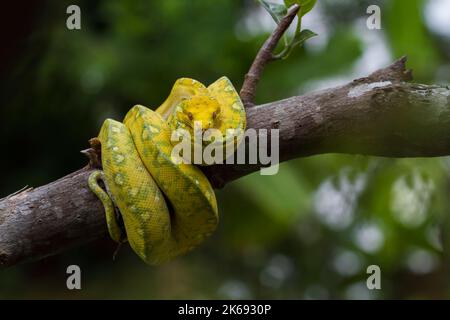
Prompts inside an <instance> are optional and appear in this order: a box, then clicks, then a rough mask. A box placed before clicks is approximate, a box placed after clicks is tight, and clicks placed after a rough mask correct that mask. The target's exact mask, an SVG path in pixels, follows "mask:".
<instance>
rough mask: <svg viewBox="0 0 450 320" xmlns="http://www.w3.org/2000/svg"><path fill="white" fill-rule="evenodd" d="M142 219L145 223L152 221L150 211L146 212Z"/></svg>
mask: <svg viewBox="0 0 450 320" xmlns="http://www.w3.org/2000/svg"><path fill="white" fill-rule="evenodd" d="M141 217H142V219H143V220H144V221H148V220H149V219H150V211H145V213H143V214H142V215H141Z"/></svg>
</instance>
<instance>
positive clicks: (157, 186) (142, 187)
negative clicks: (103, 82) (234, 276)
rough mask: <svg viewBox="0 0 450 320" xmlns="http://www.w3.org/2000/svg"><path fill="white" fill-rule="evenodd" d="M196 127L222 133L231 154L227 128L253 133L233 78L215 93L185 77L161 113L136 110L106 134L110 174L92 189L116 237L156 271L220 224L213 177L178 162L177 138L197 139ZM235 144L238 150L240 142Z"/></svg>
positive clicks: (94, 180)
mask: <svg viewBox="0 0 450 320" xmlns="http://www.w3.org/2000/svg"><path fill="white" fill-rule="evenodd" d="M195 123H200V125H201V132H206V130H208V129H210V128H214V129H218V130H219V131H220V133H221V134H222V135H223V137H222V138H223V139H219V140H218V141H219V142H220V143H221V144H222V145H221V146H223V147H224V148H225V147H226V146H227V145H229V144H230V140H229V139H228V140H227V136H226V132H227V130H230V129H232V130H235V129H240V130H242V132H243V131H244V130H245V126H246V117H245V110H244V106H243V104H242V102H241V99H240V98H239V95H238V93H237V92H236V90H235V88H234V87H233V85H232V84H231V82H230V81H229V80H228V78H226V77H222V78H220V79H218V80H217V81H215V82H214V83H212V84H211V85H209V86H208V87H206V86H204V85H203V84H202V83H200V82H198V81H196V80H193V79H189V78H181V79H178V80H177V81H176V82H175V84H174V86H173V88H172V90H171V92H170V94H169V96H168V98H167V99H166V100H165V101H164V103H163V104H162V105H161V106H160V107H159V108H157V110H156V111H152V110H150V109H148V108H146V107H144V106H141V105H136V106H134V107H133V108H131V109H130V110H129V111H128V113H127V115H126V116H125V118H124V120H123V122H118V121H115V120H112V119H106V120H105V121H104V123H103V125H102V127H101V130H100V133H99V135H98V140H99V141H100V142H101V162H102V170H95V171H94V172H93V173H92V174H91V175H90V177H89V179H88V185H89V188H90V189H91V190H92V192H94V194H95V195H96V196H97V197H98V198H99V199H100V200H101V201H102V203H103V206H104V208H105V215H106V222H107V226H108V232H109V234H110V236H111V238H112V239H113V240H114V241H116V242H119V243H120V242H124V241H128V242H129V244H130V246H131V248H132V249H133V250H134V252H135V253H136V254H137V255H138V256H139V257H140V258H141V259H142V260H144V261H145V262H146V263H148V264H150V265H157V264H161V263H164V262H167V261H170V260H172V259H173V258H175V257H176V256H179V255H181V254H184V253H186V252H188V251H190V250H192V249H193V248H195V247H196V246H198V245H199V244H200V243H201V242H202V241H203V240H204V239H205V238H207V237H208V236H210V235H211V234H212V232H213V231H214V230H215V229H216V226H217V224H218V219H219V217H218V209H217V202H216V197H215V194H214V191H213V188H212V186H211V184H210V183H209V181H208V179H207V178H206V176H205V175H204V174H203V173H202V171H201V170H200V169H199V168H198V167H197V166H195V165H194V164H190V163H186V162H180V161H174V159H173V157H171V152H172V149H173V146H174V142H173V139H171V137H172V132H173V131H174V130H177V129H184V130H186V131H187V132H189V133H193V131H194V124H195ZM214 141H215V140H214ZM231 142H233V143H234V142H236V143H235V145H234V146H233V148H236V147H237V144H238V142H239V141H237V140H233V141H231ZM202 144H206V145H207V144H208V142H206V143H205V142H202ZM234 150H235V149H233V151H234ZM189 160H190V159H189ZM201 165H205V163H201ZM100 180H101V181H103V183H104V184H105V186H106V191H107V192H105V191H104V189H103V188H101V187H100V185H99V184H98V182H99V181H100ZM115 206H117V208H118V209H119V211H120V214H119V215H118V214H116V211H115ZM119 218H120V219H119Z"/></svg>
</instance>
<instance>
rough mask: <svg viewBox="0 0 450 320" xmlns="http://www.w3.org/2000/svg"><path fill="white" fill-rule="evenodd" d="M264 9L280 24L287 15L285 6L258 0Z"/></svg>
mask: <svg viewBox="0 0 450 320" xmlns="http://www.w3.org/2000/svg"><path fill="white" fill-rule="evenodd" d="M258 2H259V3H261V5H262V6H263V8H264V9H266V11H267V12H268V13H269V14H270V15H271V16H272V18H273V20H275V22H276V23H277V24H278V23H280V20H281V19H282V18H283V17H284V16H285V15H286V13H287V8H286V6H285V5H284V4H279V3H273V2H269V1H265V0H258Z"/></svg>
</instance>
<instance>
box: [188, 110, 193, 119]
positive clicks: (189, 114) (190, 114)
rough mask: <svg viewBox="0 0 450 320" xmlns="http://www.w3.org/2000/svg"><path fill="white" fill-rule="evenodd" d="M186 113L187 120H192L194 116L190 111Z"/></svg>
mask: <svg viewBox="0 0 450 320" xmlns="http://www.w3.org/2000/svg"><path fill="white" fill-rule="evenodd" d="M187 115H188V118H189V120H194V116H193V115H192V113H191V112H188V114H187Z"/></svg>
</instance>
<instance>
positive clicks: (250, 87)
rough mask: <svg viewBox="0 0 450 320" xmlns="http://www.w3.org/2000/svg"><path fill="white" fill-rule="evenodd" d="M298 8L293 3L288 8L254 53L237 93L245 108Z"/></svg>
mask: <svg viewBox="0 0 450 320" xmlns="http://www.w3.org/2000/svg"><path fill="white" fill-rule="evenodd" d="M299 9H300V7H299V5H298V4H294V5H293V6H291V7H290V8H289V9H288V11H287V13H286V15H285V16H284V17H283V19H281V20H280V23H279V24H278V25H277V27H276V28H275V30H274V31H273V32H272V34H271V35H270V37H269V38H268V39H267V40H266V42H264V44H263V45H262V47H261V48H260V49H259V51H258V53H257V54H256V57H255V60H253V63H252V65H251V66H250V69H249V70H248V72H247V74H246V75H245V79H244V83H243V84H242V88H241V91H240V93H239V95H240V96H241V99H242V102H243V103H244V105H245V106H246V107H247V108H248V107H251V106H253V101H254V99H255V94H256V86H257V85H258V82H259V79H260V78H261V74H262V72H263V70H264V67H265V66H266V65H267V64H268V63H269V62H270V61H272V60H273V59H274V56H273V50H275V47H276V46H277V44H278V42H279V41H280V39H281V37H282V36H283V34H284V33H285V32H286V30H287V28H289V26H290V25H291V23H292V20H294V18H295V15H296V14H297V12H298V10H299Z"/></svg>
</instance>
